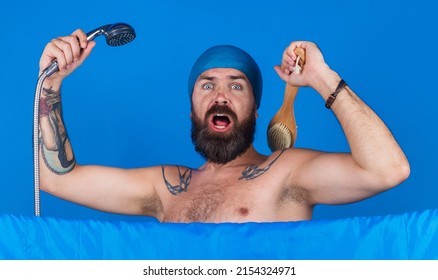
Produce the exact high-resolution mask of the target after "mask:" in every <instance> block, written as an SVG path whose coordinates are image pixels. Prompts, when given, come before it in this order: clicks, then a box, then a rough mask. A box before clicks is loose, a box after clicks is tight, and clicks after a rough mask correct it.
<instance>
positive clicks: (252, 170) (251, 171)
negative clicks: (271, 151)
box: [239, 149, 286, 180]
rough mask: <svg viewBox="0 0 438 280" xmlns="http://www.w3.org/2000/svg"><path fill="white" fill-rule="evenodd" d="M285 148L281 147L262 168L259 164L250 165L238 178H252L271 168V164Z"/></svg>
mask: <svg viewBox="0 0 438 280" xmlns="http://www.w3.org/2000/svg"><path fill="white" fill-rule="evenodd" d="M285 150H286V149H283V150H282V151H281V152H280V153H279V154H278V156H277V157H276V158H274V159H273V160H272V161H271V162H270V163H269V164H268V165H266V166H265V167H263V168H259V165H250V166H248V167H247V168H246V169H245V170H244V171H243V172H242V176H240V177H239V180H242V179H245V180H253V179H255V178H257V177H259V176H262V175H263V174H265V172H266V171H268V170H269V168H271V166H272V165H273V164H274V163H275V162H276V161H277V159H278V158H279V157H280V156H281V155H282V154H283V153H284V151H285Z"/></svg>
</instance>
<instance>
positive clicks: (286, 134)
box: [267, 47, 305, 152]
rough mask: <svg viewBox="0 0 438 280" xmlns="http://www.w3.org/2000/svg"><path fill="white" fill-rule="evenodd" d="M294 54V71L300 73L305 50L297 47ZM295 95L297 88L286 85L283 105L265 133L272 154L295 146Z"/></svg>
mask: <svg viewBox="0 0 438 280" xmlns="http://www.w3.org/2000/svg"><path fill="white" fill-rule="evenodd" d="M294 52H295V54H296V55H297V56H298V58H297V64H298V66H297V67H296V69H298V71H300V69H301V67H303V65H304V62H305V50H304V49H303V48H299V47H298V48H296V49H295V50H294ZM295 71H297V70H295ZM297 93H298V87H294V86H291V85H289V84H288V83H286V88H285V91H284V100H283V104H282V105H281V107H280V109H279V110H278V111H277V113H276V114H275V115H274V117H273V118H272V119H271V122H270V123H269V126H268V131H267V137H268V145H269V148H270V149H271V151H273V152H274V151H276V150H282V149H286V148H291V147H292V146H293V145H294V144H295V141H296V139H297V123H296V120H295V114H294V107H293V104H294V101H295V97H296V95H297Z"/></svg>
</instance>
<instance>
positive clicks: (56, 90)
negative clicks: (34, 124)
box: [39, 83, 76, 175]
mask: <svg viewBox="0 0 438 280" xmlns="http://www.w3.org/2000/svg"><path fill="white" fill-rule="evenodd" d="M60 86H61V85H60V83H45V84H44V86H43V90H42V93H41V97H40V112H39V115H40V119H39V126H40V133H39V137H40V140H39V144H40V153H41V158H40V159H41V160H42V162H40V166H41V168H47V169H48V170H49V171H50V172H51V173H53V174H56V175H63V174H66V173H68V172H70V171H71V170H72V169H73V167H74V166H75V163H76V162H75V157H74V155H73V150H72V147H71V144H70V140H69V138H68V135H67V131H66V129H65V124H64V120H63V117H62V107H61V95H60Z"/></svg>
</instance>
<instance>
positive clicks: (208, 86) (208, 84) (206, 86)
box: [202, 83, 213, 90]
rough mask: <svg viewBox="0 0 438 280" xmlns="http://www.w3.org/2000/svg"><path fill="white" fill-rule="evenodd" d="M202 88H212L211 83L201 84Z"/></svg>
mask: <svg viewBox="0 0 438 280" xmlns="http://www.w3.org/2000/svg"><path fill="white" fill-rule="evenodd" d="M202 89H205V90H209V89H213V84H212V83H206V84H204V85H202Z"/></svg>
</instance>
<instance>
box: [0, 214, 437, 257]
mask: <svg viewBox="0 0 438 280" xmlns="http://www.w3.org/2000/svg"><path fill="white" fill-rule="evenodd" d="M0 259H19V260H27V259H31V260H40V259H43V260H47V259H50V260H59V259H62V260H64V259H68V260H78V259H79V260H95V259H104V260H114V259H115V260H125V259H128V260H129V259H142V260H143V259H156V260H171V259H173V260H175V259H179V260H193V259H197V260H198V259H207V260H216V259H220V260H230V259H236V260H244V259H247V260H252V259H270V260H272V259H302V260H324V259H334V260H336V259H338V260H339V259H342V260H349V259H360V260H368V259H378V260H379V259H380V260H381V259H392V260H398V259H438V209H430V210H424V211H419V212H410V213H404V214H400V215H389V216H375V217H355V218H349V219H339V220H314V221H302V222H284V223H245V224H233V223H224V224H202V223H192V224H160V223H158V222H154V221H152V222H124V221H117V222H114V221H99V220H64V219H56V218H49V217H27V216H15V215H9V214H3V215H0Z"/></svg>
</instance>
